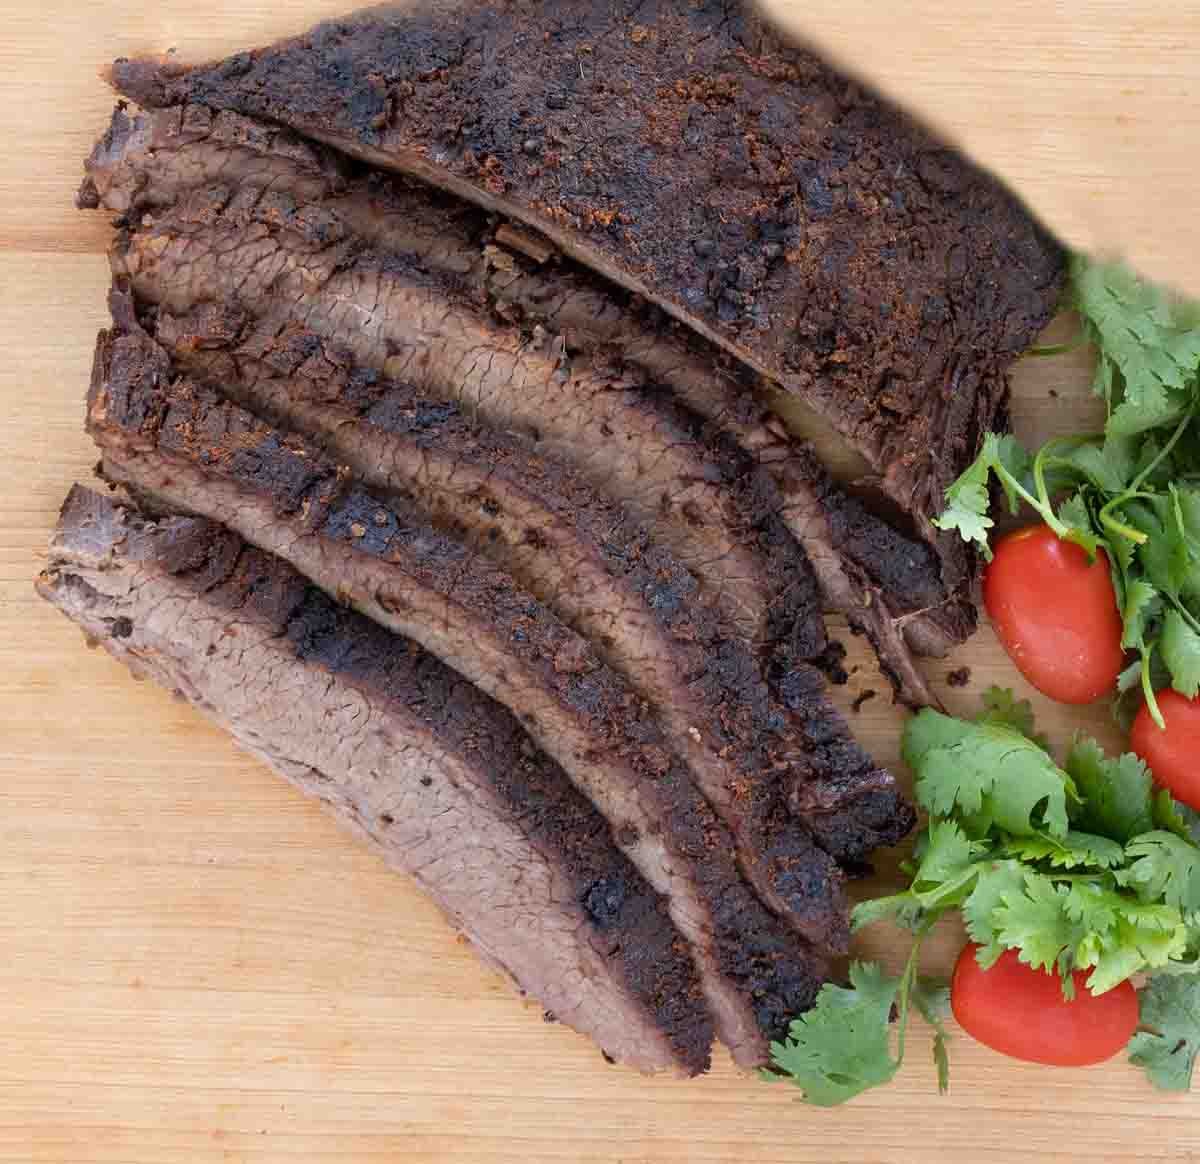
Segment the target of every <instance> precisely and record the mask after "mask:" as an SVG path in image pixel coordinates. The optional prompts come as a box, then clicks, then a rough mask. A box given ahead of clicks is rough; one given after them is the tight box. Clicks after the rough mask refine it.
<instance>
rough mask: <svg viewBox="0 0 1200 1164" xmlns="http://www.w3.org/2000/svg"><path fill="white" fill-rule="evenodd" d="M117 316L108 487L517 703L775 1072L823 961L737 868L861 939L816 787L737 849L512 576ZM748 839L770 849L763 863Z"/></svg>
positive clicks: (617, 690) (652, 737)
mask: <svg viewBox="0 0 1200 1164" xmlns="http://www.w3.org/2000/svg"><path fill="white" fill-rule="evenodd" d="M114 303H115V306H116V308H117V313H118V315H119V316H120V317H121V318H122V320H123V322H124V327H123V330H122V331H121V332H119V333H111V334H110V333H104V334H102V336H101V340H100V343H99V345H98V351H97V361H96V375H95V379H94V382H93V388H92V392H91V394H90V402H89V412H88V415H89V429H90V431H91V432H92V434H93V436H94V437H95V438H96V440H97V441H98V443H99V444H100V446H101V448H102V451H103V453H104V471H105V474H106V475H107V476H108V477H109V478H110V479H112V480H114V481H117V482H119V483H121V484H123V485H126V486H127V487H129V488H130V489H131V490H133V491H135V492H136V493H137V494H138V495H140V496H143V497H145V498H146V499H148V500H149V501H150V502H152V503H153V504H156V505H164V506H166V507H167V508H169V509H182V510H186V511H192V512H196V513H199V514H200V515H202V516H206V517H210V518H213V519H217V520H222V521H223V522H224V523H226V524H228V525H229V527H230V528H231V529H232V530H233V531H234V532H236V533H238V534H239V535H240V536H242V537H245V538H246V539H247V540H249V541H251V542H253V543H254V544H256V545H258V546H259V547H260V548H262V549H264V550H266V551H268V552H272V553H277V554H279V555H280V556H281V557H283V558H285V559H286V560H287V561H288V562H289V563H290V564H292V565H293V566H294V567H296V568H297V569H299V570H300V571H301V572H303V573H304V574H305V575H307V576H308V577H310V578H311V579H312V580H313V581H314V582H315V583H316V584H317V585H319V586H321V587H322V588H323V589H324V590H326V591H327V592H329V593H330V594H331V596H333V597H335V598H337V599H338V600H340V601H342V602H344V603H345V604H347V605H350V606H352V607H355V608H357V609H359V610H361V611H362V612H363V613H365V614H367V615H368V616H369V617H371V618H373V619H375V620H376V621H377V622H379V623H380V624H381V625H384V626H387V627H388V628H389V629H391V630H394V631H396V632H399V633H404V634H408V635H410V636H411V637H412V638H413V639H415V640H416V641H417V642H418V643H420V644H421V645H422V646H423V647H425V648H426V649H427V650H429V651H431V652H432V653H433V654H435V655H437V656H438V657H439V658H441V659H443V661H444V662H446V663H447V664H449V665H451V666H454V667H455V668H456V669H457V670H459V671H460V672H461V673H462V674H463V675H464V676H465V677H466V678H467V679H469V680H471V681H472V682H474V683H476V684H477V685H478V686H479V687H481V688H482V689H483V690H484V691H485V692H486V693H487V694H489V695H491V696H492V697H494V698H496V699H498V700H499V701H500V702H501V703H503V704H505V705H506V706H508V707H509V708H510V709H511V710H512V711H513V712H514V714H515V715H516V716H517V718H518V719H519V720H520V721H521V722H522V724H523V725H524V726H525V728H526V730H528V731H529V733H530V735H531V736H532V737H533V738H534V739H535V740H536V741H537V742H538V743H539V744H540V745H541V746H542V747H543V748H544V749H545V750H546V751H547V753H548V754H549V755H551V756H552V757H553V758H554V759H556V760H557V761H558V762H559V763H560V764H561V765H562V767H563V769H564V770H565V771H566V772H567V774H568V775H569V777H570V778H571V779H572V780H573V781H574V782H575V784H576V785H577V787H579V788H580V790H581V791H583V792H584V793H585V794H586V795H588V796H589V797H590V798H591V799H592V800H593V802H594V803H595V804H596V805H597V806H598V807H599V808H600V809H601V811H602V812H603V813H604V815H605V816H606V817H607V818H608V820H609V821H610V822H611V823H612V825H613V827H614V830H615V835H616V837H617V840H618V844H619V845H620V847H621V848H622V849H623V850H624V851H626V852H627V854H628V855H629V856H630V858H631V859H632V860H633V861H634V863H635V864H636V865H637V866H638V868H639V869H641V871H642V872H643V874H644V875H645V876H646V877H647V880H648V881H649V882H650V883H651V884H652V885H653V886H654V887H655V889H657V890H658V891H659V892H662V893H664V894H665V895H666V896H667V898H668V901H669V903H670V910H671V916H672V918H673V919H674V921H675V923H676V924H677V925H678V926H679V928H680V930H681V931H682V932H683V933H684V934H685V935H686V937H687V938H688V939H689V941H690V942H691V943H692V946H693V948H694V950H695V953H696V958H697V962H698V965H699V967H700V969H701V974H702V980H703V983H704V988H705V993H706V997H707V999H708V1001H709V1004H710V1006H711V1007H712V1009H713V1012H714V1017H715V1021H716V1026H717V1031H718V1034H719V1035H720V1037H721V1038H722V1040H723V1041H725V1042H726V1043H727V1045H729V1046H730V1048H731V1050H732V1052H733V1054H734V1056H735V1058H737V1060H738V1061H739V1062H742V1063H756V1062H760V1061H761V1060H762V1057H763V1055H764V1054H765V1047H766V1039H768V1038H769V1037H772V1036H774V1035H777V1034H778V1032H779V1031H780V1030H781V1029H782V1028H783V1025H784V1024H785V1023H786V1021H787V1018H788V1016H789V1015H792V1014H795V1013H798V1012H799V1011H800V1010H803V1009H804V1008H805V1007H806V1006H807V1005H809V1003H810V1002H811V1000H812V997H813V994H814V992H815V989H816V986H817V984H818V983H819V981H820V974H821V968H822V958H821V956H820V955H819V954H817V953H816V952H814V951H812V950H810V949H809V948H808V947H807V946H806V944H804V943H802V942H800V941H799V940H798V939H797V938H795V937H794V936H792V935H790V934H789V932H788V930H787V929H786V928H784V925H783V923H782V922H781V921H780V920H779V919H777V918H776V917H775V916H773V915H772V914H771V913H769V912H768V911H767V910H766V909H765V908H764V907H763V905H762V904H761V903H760V901H759V900H758V899H757V898H756V897H755V896H754V893H753V892H752V891H751V890H750V888H749V886H748V884H747V883H746V882H744V881H743V880H742V876H743V873H742V868H739V858H740V859H741V861H742V866H743V867H744V868H746V869H747V871H748V873H749V875H750V876H751V877H753V878H754V879H755V884H756V885H757V886H759V887H760V889H764V890H765V893H764V896H769V897H770V898H771V903H772V904H773V905H775V906H776V907H781V909H782V911H784V912H786V915H787V917H788V918H790V919H791V921H792V923H793V924H794V925H796V926H797V927H798V928H799V929H800V930H801V931H803V932H804V933H806V934H807V935H808V937H809V938H810V940H812V941H814V942H816V943H817V944H818V945H819V946H823V947H824V948H826V949H829V950H838V949H841V948H844V946H845V941H846V937H847V934H846V928H845V917H844V907H843V901H842V895H841V885H840V875H839V874H838V871H837V869H836V866H835V865H834V864H833V861H832V859H831V858H830V857H829V856H828V855H827V854H826V853H825V852H824V851H823V850H822V849H820V848H819V847H817V845H816V844H815V842H814V841H813V839H812V836H811V834H810V832H809V831H807V830H806V829H805V828H804V827H802V825H801V823H800V822H801V820H802V819H803V818H802V817H800V816H799V815H797V814H796V810H797V809H798V808H799V809H801V810H803V806H802V805H800V804H799V802H797V801H796V799H795V788H794V787H793V786H792V785H793V784H794V782H795V780H796V779H797V778H800V780H801V783H803V784H805V785H806V786H807V781H806V780H804V779H803V775H802V774H801V773H798V772H791V774H790V779H789V778H788V773H787V772H785V771H778V772H765V773H762V774H761V777H760V779H759V780H758V781H757V782H756V783H755V785H754V786H753V787H750V788H747V789H746V790H745V795H746V813H745V816H744V818H743V819H744V820H745V822H746V824H747V826H750V825H753V826H754V829H755V832H754V833H753V836H752V837H750V836H747V835H745V834H744V835H741V836H738V837H737V838H736V839H735V838H734V837H733V836H731V835H730V834H729V833H728V832H727V831H726V829H725V827H724V826H723V824H722V823H721V821H720V820H719V819H718V818H717V817H716V816H715V815H714V814H713V812H712V810H711V809H710V807H709V806H708V804H707V802H706V801H705V800H704V799H703V798H702V797H701V796H699V795H698V793H697V791H696V789H695V786H694V784H693V783H692V779H691V776H690V773H689V772H688V770H687V769H686V767H685V766H684V765H683V764H682V763H681V762H680V761H679V760H678V759H677V758H676V756H675V755H673V753H672V752H671V749H670V747H669V745H668V744H667V742H666V741H665V740H664V739H663V738H662V736H661V733H660V732H659V729H658V728H657V725H656V723H655V721H654V719H653V717H652V716H651V715H649V714H648V709H647V708H646V707H645V706H644V704H643V703H642V701H641V700H639V699H637V698H636V697H634V696H633V693H632V692H630V691H629V689H628V688H627V687H626V686H625V685H624V684H623V683H622V682H621V681H620V680H619V679H618V677H617V676H616V675H615V674H614V673H613V672H611V671H610V670H609V669H608V668H606V667H605V666H603V664H601V662H600V661H599V660H598V659H597V658H596V656H595V655H594V653H593V652H592V650H591V648H590V647H589V646H588V644H587V643H586V642H585V641H584V640H582V639H580V638H579V637H578V636H577V635H575V634H574V633H573V632H571V631H570V630H568V629H567V628H566V627H565V626H564V625H563V624H562V623H560V622H559V621H558V620H557V619H556V618H555V617H554V616H553V615H552V614H551V613H550V611H549V610H547V609H546V608H545V607H544V606H543V605H542V604H540V603H539V602H537V601H536V599H534V598H533V597H532V596H531V595H529V594H528V593H526V592H524V591H523V590H522V589H521V588H520V587H519V586H518V585H517V584H516V583H515V582H514V581H513V580H512V578H511V577H510V576H508V575H506V574H504V573H503V572H502V571H500V570H499V569H498V568H496V567H495V566H493V565H492V564H491V563H489V562H487V561H486V560H485V559H483V558H481V557H479V556H478V555H476V554H474V553H473V552H471V551H469V550H468V549H467V548H466V547H464V546H463V545H462V544H461V543H458V542H456V541H453V540H451V539H449V538H447V537H446V536H445V535H443V534H440V533H438V532H437V531H435V530H434V529H432V528H431V527H430V526H428V525H427V524H426V523H425V521H424V519H423V518H422V516H421V515H419V514H417V513H415V512H413V511H410V510H408V509H406V508H404V507H398V506H397V505H396V504H395V503H394V502H393V503H392V504H388V503H387V502H385V501H384V500H383V499H382V498H381V497H379V496H375V495H372V494H370V493H369V492H367V491H365V490H364V489H362V488H361V487H360V486H359V485H358V484H357V483H355V482H354V481H353V479H352V478H350V477H349V475H348V474H347V473H346V472H345V471H344V470H342V469H340V468H338V467H337V466H336V465H335V464H333V463H332V462H330V461H327V460H326V459H325V458H324V457H322V456H321V455H320V453H319V451H318V450H316V449H315V448H313V447H312V446H310V445H308V444H306V442H304V441H303V440H301V439H300V438H298V437H295V436H284V435H283V434H280V433H278V432H276V431H275V430H272V429H271V428H270V427H269V426H267V425H265V424H263V423H262V422H260V421H258V420H257V419H256V418H254V417H253V416H252V415H250V414H248V413H246V412H244V411H243V410H241V409H239V408H237V407H235V406H233V405H232V404H229V403H228V402H224V401H222V400H220V399H219V398H217V397H216V396H215V395H214V394H212V393H211V392H209V391H207V390H204V389H201V388H199V387H197V386H196V385H195V384H193V383H190V382H189V381H187V380H176V381H172V375H171V369H170V364H169V361H168V360H167V358H166V355H165V353H164V352H163V350H162V349H161V348H160V347H159V346H158V345H156V344H154V343H153V341H152V340H151V339H150V338H149V337H148V336H147V335H145V333H143V332H141V331H140V330H138V329H137V326H136V323H135V322H134V321H133V320H132V318H131V316H129V314H128V305H127V304H126V303H125V302H124V301H123V300H122V297H121V296H120V295H118V296H116V297H115V299H114ZM838 774H839V770H838V769H830V770H829V778H830V779H833V778H835V777H837V775H838ZM813 791H814V793H815V794H816V795H817V796H818V799H820V793H819V790H818V789H814V790H813ZM884 791H886V790H884ZM822 803H824V802H823V801H822ZM825 807H826V808H828V807H830V806H828V805H825ZM826 815H828V814H826ZM750 839H753V840H755V841H758V840H761V843H762V848H761V849H760V850H758V851H757V852H754V853H748V852H747V841H748V840H750Z"/></svg>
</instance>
